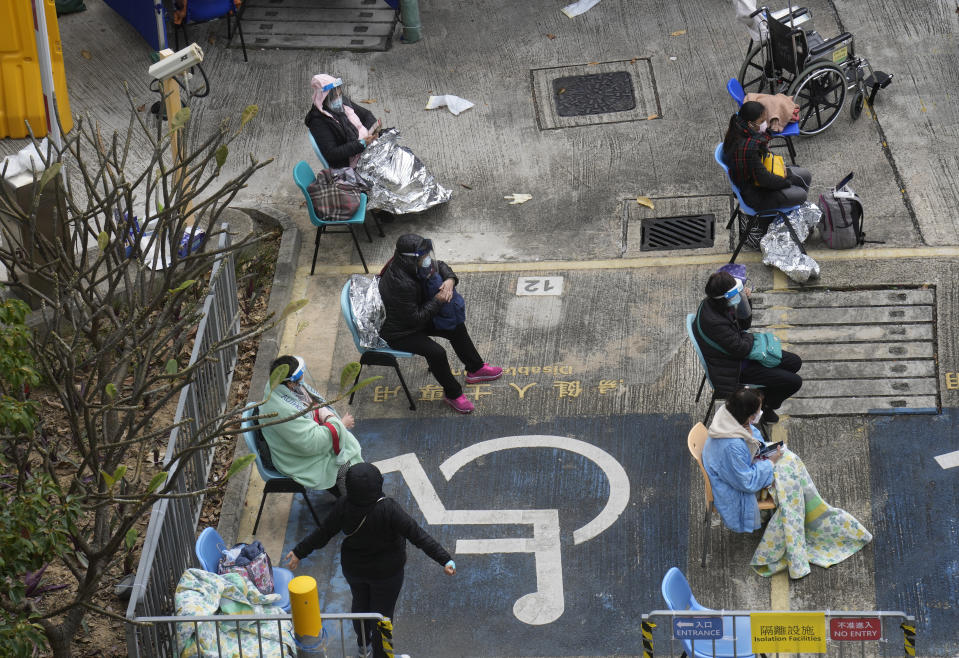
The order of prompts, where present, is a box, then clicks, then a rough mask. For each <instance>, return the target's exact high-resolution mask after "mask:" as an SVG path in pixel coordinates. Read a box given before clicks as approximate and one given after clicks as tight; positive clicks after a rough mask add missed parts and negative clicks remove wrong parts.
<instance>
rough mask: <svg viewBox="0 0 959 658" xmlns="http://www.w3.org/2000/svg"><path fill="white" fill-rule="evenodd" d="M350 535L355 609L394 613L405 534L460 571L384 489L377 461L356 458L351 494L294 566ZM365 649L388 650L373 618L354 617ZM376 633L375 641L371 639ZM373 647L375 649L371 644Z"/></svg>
mask: <svg viewBox="0 0 959 658" xmlns="http://www.w3.org/2000/svg"><path fill="white" fill-rule="evenodd" d="M340 532H342V533H343V534H344V535H346V537H345V539H344V540H343V546H342V548H341V549H340V553H341V559H340V562H341V565H342V568H343V576H344V577H345V578H346V582H347V583H349V585H350V591H351V592H352V594H353V606H352V611H353V612H375V613H379V614H381V615H383V616H384V617H389V618H390V619H392V618H393V611H394V609H395V608H396V600H397V599H398V598H399V595H400V589H401V588H402V587H403V567H404V565H405V564H406V540H407V539H408V540H410V542H412V543H413V545H414V546H416V547H417V548H419V549H420V550H421V551H423V552H424V553H426V554H427V555H429V556H430V557H431V558H433V559H434V560H436V562H438V563H439V564H440V565H442V566H443V570H444V572H445V573H446V574H447V575H449V576H452V575H454V574H455V573H456V564H455V563H454V562H453V558H452V557H451V556H450V554H449V553H448V552H447V551H446V549H445V548H443V547H442V546H441V545H440V544H439V542H437V541H436V540H435V539H433V538H432V537H430V536H429V535H428V534H427V533H426V531H425V530H423V529H422V528H421V527H420V526H419V525H417V524H416V522H415V521H414V520H413V519H412V518H410V515H409V514H407V513H406V511H405V510H403V508H402V507H400V506H399V504H398V503H397V502H396V501H395V500H393V499H392V498H387V497H386V495H385V494H384V493H383V475H382V474H381V473H380V471H379V469H378V468H376V466H374V465H373V464H367V463H361V464H354V465H353V466H351V467H350V470H349V471H347V472H346V497H344V498H340V499H339V500H337V501H336V503H335V504H334V505H333V509H332V510H331V511H330V513H329V514H328V515H327V517H326V518H325V519H323V522H322V523H321V524H320V527H319V528H317V529H316V530H314V531H313V532H312V533H310V535H309V536H308V537H307V538H306V539H304V540H303V541H301V542H300V543H299V544H297V545H296V546H295V547H294V548H293V550H292V551H290V552H289V553H287V555H286V560H287V562H288V563H289V567H290V569H296V568H297V566H299V564H300V560H302V559H303V558H305V557H306V556H307V555H309V554H310V553H312V552H313V551H315V550H316V549H318V548H323V547H324V546H326V544H327V543H328V542H329V541H330V540H331V539H332V538H333V537H334V536H335V535H337V534H338V533H340ZM353 629H354V630H355V631H356V643H357V645H358V646H359V648H360V655H361V656H362V655H367V656H369V655H372V656H374V657H375V658H382V657H383V656H385V653H384V652H383V645H382V643H381V642H380V641H379V639H378V638H379V635H378V634H377V635H374V633H375V632H376V629H375V627H374V625H373V624H369V623H366V624H362V623H360V622H358V621H355V622H353ZM374 637H376V638H377V640H376V641H372V639H373V638H374ZM368 647H372V649H373V651H372V654H370V653H369V652H368V650H367V648H368Z"/></svg>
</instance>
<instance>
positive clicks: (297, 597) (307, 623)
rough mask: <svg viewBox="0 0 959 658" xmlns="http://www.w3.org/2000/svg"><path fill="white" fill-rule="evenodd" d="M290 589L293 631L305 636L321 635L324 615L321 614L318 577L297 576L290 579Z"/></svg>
mask: <svg viewBox="0 0 959 658" xmlns="http://www.w3.org/2000/svg"><path fill="white" fill-rule="evenodd" d="M289 589H290V613H291V614H292V615H293V632H294V633H296V634H297V635H302V636H304V637H320V636H321V635H322V633H323V617H322V615H320V597H319V593H318V592H317V589H316V579H314V578H312V577H310V576H297V577H296V578H294V579H293V580H291V581H290V585H289Z"/></svg>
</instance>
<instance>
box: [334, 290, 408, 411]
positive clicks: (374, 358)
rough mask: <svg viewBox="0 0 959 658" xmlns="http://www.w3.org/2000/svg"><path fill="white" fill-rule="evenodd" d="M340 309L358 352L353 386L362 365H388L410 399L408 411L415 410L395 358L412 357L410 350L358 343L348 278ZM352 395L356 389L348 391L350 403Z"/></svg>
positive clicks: (361, 369) (358, 379)
mask: <svg viewBox="0 0 959 658" xmlns="http://www.w3.org/2000/svg"><path fill="white" fill-rule="evenodd" d="M340 311H342V312H343V319H344V320H345V321H346V326H347V327H349V329H350V335H352V336H353V344H354V345H356V349H357V351H358V352H359V353H360V369H359V371H357V373H356V379H355V380H354V381H353V386H356V383H357V382H358V381H360V373H361V372H362V371H363V366H365V365H369V366H389V367H391V368H393V370H395V371H396V376H397V377H399V378H400V384H402V385H403V391H405V392H406V399H407V400H409V401H410V411H416V403H415V402H413V396H412V395H410V389H409V387H407V385H406V380H405V379H403V373H402V372H400V364H399V362H397V360H396V359H397V358H400V359H412V358H413V354H412V353H411V352H401V351H400V350H393V349H389V348H382V349H371V348H369V347H364V346H363V345H362V344H361V343H360V336H359V334H358V333H356V320H355V319H354V318H353V307H352V306H351V305H350V282H349V280H347V282H346V283H345V284H343V290H342V291H341V292H340ZM354 395H356V391H353V392H352V393H350V404H353V396H354Z"/></svg>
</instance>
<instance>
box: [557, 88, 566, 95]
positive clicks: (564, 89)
mask: <svg viewBox="0 0 959 658" xmlns="http://www.w3.org/2000/svg"><path fill="white" fill-rule="evenodd" d="M556 93H557V94H565V93H566V87H560V90H559V91H557V92H556Z"/></svg>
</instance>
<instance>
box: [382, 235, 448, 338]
mask: <svg viewBox="0 0 959 658" xmlns="http://www.w3.org/2000/svg"><path fill="white" fill-rule="evenodd" d="M425 242H426V240H425V238H422V237H420V236H419V235H416V234H415V233H408V234H406V235H403V236H400V238H399V240H397V241H396V251H395V252H394V254H393V258H392V259H390V262H389V263H387V264H386V267H384V268H383V271H382V272H381V273H380V297H382V299H383V307H384V308H385V309H386V319H385V320H384V321H383V326H382V327H380V336H382V337H383V340H385V341H386V342H387V343H389V342H390V341H391V340H394V339H396V338H402V337H403V336H409V335H410V334H414V333H416V332H418V331H425V330H426V329H428V328H430V327H431V326H432V321H433V316H435V315H436V314H437V313H439V312H440V309H441V308H443V302H440V301H437V300H436V299H435V298H433V297H427V296H426V290H425V289H424V286H423V282H422V281H421V280H420V278H419V277H418V276H417V272H416V269H417V268H416V261H417V260H418V259H417V257H416V256H404V255H403V254H404V253H413V252H415V251H417V250H419V249H421V248H422V247H423V245H424V244H425ZM436 268H437V271H438V272H439V274H440V276H441V277H442V279H443V280H444V281H445V280H446V279H453V281H454V283H459V280H458V279H457V278H456V275H455V274H454V273H453V270H452V269H451V268H450V266H449V265H447V264H446V263H444V262H443V261H437V263H436Z"/></svg>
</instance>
